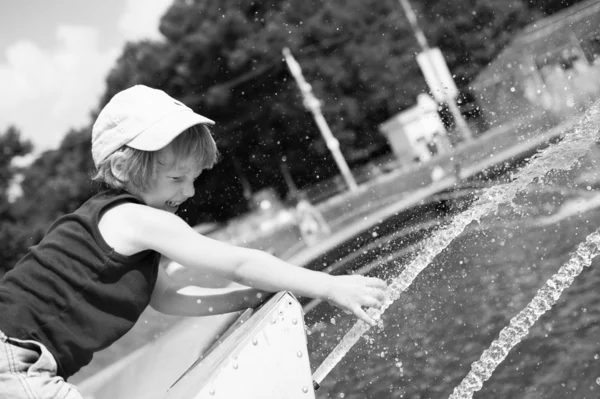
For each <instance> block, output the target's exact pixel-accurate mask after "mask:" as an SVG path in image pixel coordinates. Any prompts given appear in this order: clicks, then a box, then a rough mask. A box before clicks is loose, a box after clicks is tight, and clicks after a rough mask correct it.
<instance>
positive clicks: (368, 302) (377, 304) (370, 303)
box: [361, 296, 383, 309]
mask: <svg viewBox="0 0 600 399" xmlns="http://www.w3.org/2000/svg"><path fill="white" fill-rule="evenodd" d="M361 305H362V306H365V307H368V308H376V309H381V307H382V306H383V303H382V302H381V301H379V300H378V299H376V298H373V297H371V296H367V297H365V298H363V300H362V303H361Z"/></svg>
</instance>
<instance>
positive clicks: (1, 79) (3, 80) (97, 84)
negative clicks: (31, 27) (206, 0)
mask: <svg viewBox="0 0 600 399" xmlns="http://www.w3.org/2000/svg"><path fill="white" fill-rule="evenodd" d="M171 3H172V0H152V1H149V0H128V1H127V3H126V6H125V12H124V14H123V15H122V16H121V17H120V18H119V20H118V23H117V25H118V28H119V30H120V32H121V34H122V41H121V42H120V43H118V44H117V45H114V47H112V48H102V46H101V45H100V35H101V32H100V31H99V30H98V29H97V28H94V27H92V26H72V25H69V26H66V25H62V26H58V27H57V28H56V31H55V32H54V35H55V37H56V43H55V45H54V46H52V48H42V47H40V46H39V45H38V44H37V43H34V42H32V41H18V42H15V43H13V44H12V45H10V46H9V47H7V49H6V54H5V55H6V57H5V58H6V62H4V63H0V133H1V132H3V131H4V130H5V129H6V127H7V126H9V125H15V126H16V127H17V128H19V129H20V130H21V132H22V136H23V137H25V138H27V139H30V140H31V141H32V142H33V143H34V146H35V149H34V151H35V152H36V153H39V152H41V151H43V150H47V149H50V148H55V147H56V146H58V144H59V143H60V141H61V140H62V138H63V136H64V135H65V134H66V133H67V132H68V131H69V129H71V128H79V127H82V126H85V125H86V124H88V123H90V122H91V121H90V112H91V111H92V110H93V109H94V107H96V106H97V104H98V99H99V98H100V96H101V95H102V93H103V91H104V89H105V78H106V76H107V74H108V72H109V70H110V68H111V67H112V66H114V64H115V61H116V59H117V57H118V56H119V54H120V52H121V47H122V45H123V44H124V42H125V41H126V40H139V39H141V38H146V37H148V38H154V39H157V38H159V33H158V23H159V18H160V17H161V16H162V15H163V14H164V12H165V11H166V9H167V7H168V6H169V5H170V4H171Z"/></svg>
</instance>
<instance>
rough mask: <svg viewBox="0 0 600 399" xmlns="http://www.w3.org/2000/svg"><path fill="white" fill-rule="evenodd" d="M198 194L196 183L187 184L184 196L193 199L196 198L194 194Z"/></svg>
mask: <svg viewBox="0 0 600 399" xmlns="http://www.w3.org/2000/svg"><path fill="white" fill-rule="evenodd" d="M195 193H196V190H194V182H193V181H191V182H188V183H186V184H185V186H184V187H183V195H184V196H185V197H187V198H191V197H193V196H194V194H195Z"/></svg>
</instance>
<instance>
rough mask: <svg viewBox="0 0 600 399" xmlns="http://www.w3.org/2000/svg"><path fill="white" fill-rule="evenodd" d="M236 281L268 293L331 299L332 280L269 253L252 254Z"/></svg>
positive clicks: (237, 271)
mask: <svg viewBox="0 0 600 399" xmlns="http://www.w3.org/2000/svg"><path fill="white" fill-rule="evenodd" d="M232 278H233V280H234V281H236V282H238V283H240V284H243V285H247V286H251V287H254V288H258V289H261V290H264V291H268V292H279V291H290V292H292V293H293V294H295V295H298V296H304V297H309V298H319V299H328V297H329V294H330V290H331V285H332V279H333V278H332V276H330V275H328V274H326V273H322V272H316V271H313V270H309V269H305V268H302V267H299V266H295V265H292V264H289V263H287V262H285V261H283V260H280V259H278V258H276V257H274V256H272V255H270V254H268V253H266V252H262V251H253V253H252V256H250V257H249V258H248V259H247V260H246V261H244V262H242V263H241V264H240V265H239V266H238V267H237V269H236V271H235V274H234V275H233V276H232Z"/></svg>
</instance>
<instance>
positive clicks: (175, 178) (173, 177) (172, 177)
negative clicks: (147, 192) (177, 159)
mask: <svg viewBox="0 0 600 399" xmlns="http://www.w3.org/2000/svg"><path fill="white" fill-rule="evenodd" d="M171 179H173V180H175V181H181V180H182V179H183V177H181V176H171Z"/></svg>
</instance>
